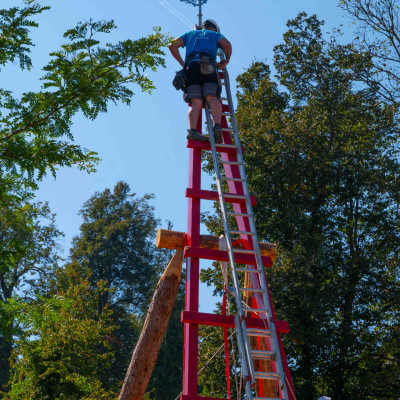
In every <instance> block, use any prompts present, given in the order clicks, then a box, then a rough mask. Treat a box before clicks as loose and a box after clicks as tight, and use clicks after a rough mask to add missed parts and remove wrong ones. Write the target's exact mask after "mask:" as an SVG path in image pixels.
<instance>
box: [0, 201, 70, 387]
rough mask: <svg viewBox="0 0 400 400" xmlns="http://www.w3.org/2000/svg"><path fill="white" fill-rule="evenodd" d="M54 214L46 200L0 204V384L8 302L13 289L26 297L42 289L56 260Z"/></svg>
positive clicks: (9, 338)
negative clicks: (3, 205) (42, 201)
mask: <svg viewBox="0 0 400 400" xmlns="http://www.w3.org/2000/svg"><path fill="white" fill-rule="evenodd" d="M54 218H55V216H54V215H52V214H51V213H50V209H49V207H48V205H47V204H46V203H44V204H42V203H38V204H21V205H19V206H17V207H16V206H15V205H14V204H12V205H11V206H9V207H7V208H5V207H0V240H1V243H2V250H1V252H0V260H1V264H0V265H1V267H0V315H1V319H0V385H1V386H2V385H3V384H5V383H7V379H8V371H9V358H10V354H11V351H12V344H13V334H16V333H18V332H17V331H16V329H15V326H14V319H15V315H14V313H12V312H11V313H10V309H9V307H8V304H9V303H10V302H12V299H13V296H14V295H15V294H16V292H18V293H19V295H20V296H24V297H25V299H26V300H27V301H29V300H30V299H32V297H33V298H34V297H35V293H37V292H38V291H39V292H40V291H42V288H43V286H45V285H44V284H43V283H44V282H46V279H48V276H49V275H50V274H51V273H52V271H53V270H54V267H55V265H56V264H57V262H58V261H59V259H60V257H59V255H58V251H59V246H58V244H57V240H58V238H59V237H60V236H62V233H61V232H60V231H59V230H58V229H57V228H56V226H55V221H54Z"/></svg>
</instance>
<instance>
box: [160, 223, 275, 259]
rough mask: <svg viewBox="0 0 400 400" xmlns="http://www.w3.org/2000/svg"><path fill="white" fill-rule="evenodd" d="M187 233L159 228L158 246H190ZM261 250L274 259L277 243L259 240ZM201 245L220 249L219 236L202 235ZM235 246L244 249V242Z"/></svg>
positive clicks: (262, 253) (173, 247)
mask: <svg viewBox="0 0 400 400" xmlns="http://www.w3.org/2000/svg"><path fill="white" fill-rule="evenodd" d="M186 242H187V240H186V233H185V232H177V231H170V230H167V229H159V230H158V232H157V238H156V246H157V247H161V248H163V249H172V250H178V249H183V248H184V246H188V245H189V244H188V243H186ZM258 244H259V246H260V251H261V255H262V256H267V257H270V258H271V260H272V261H275V258H276V244H275V243H265V242H259V243H258ZM200 247H202V248H205V249H213V250H218V249H219V238H217V237H216V236H212V235H200ZM233 247H235V248H236V249H243V248H244V247H243V243H241V242H238V243H236V244H235V245H234V246H233Z"/></svg>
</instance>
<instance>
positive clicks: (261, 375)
mask: <svg viewBox="0 0 400 400" xmlns="http://www.w3.org/2000/svg"><path fill="white" fill-rule="evenodd" d="M254 377H255V378H256V379H268V380H274V381H277V380H279V379H280V375H279V374H278V373H276V372H261V371H254Z"/></svg>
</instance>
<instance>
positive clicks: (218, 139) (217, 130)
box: [214, 124, 222, 144]
mask: <svg viewBox="0 0 400 400" xmlns="http://www.w3.org/2000/svg"><path fill="white" fill-rule="evenodd" d="M214 139H215V143H216V144H221V143H222V128H221V124H215V125H214Z"/></svg>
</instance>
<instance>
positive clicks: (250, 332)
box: [247, 328, 272, 337]
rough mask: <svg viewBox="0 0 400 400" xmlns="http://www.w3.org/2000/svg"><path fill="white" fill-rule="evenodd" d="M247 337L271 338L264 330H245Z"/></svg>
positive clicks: (269, 333) (270, 333)
mask: <svg viewBox="0 0 400 400" xmlns="http://www.w3.org/2000/svg"><path fill="white" fill-rule="evenodd" d="M247 336H259V337H271V336H272V332H271V331H268V330H266V329H258V328H247Z"/></svg>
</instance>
